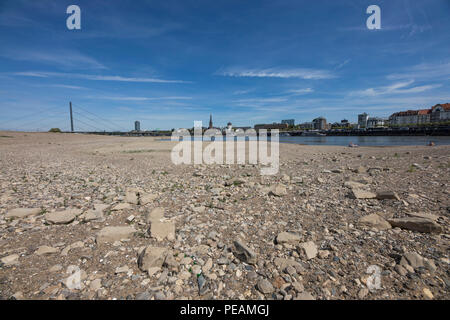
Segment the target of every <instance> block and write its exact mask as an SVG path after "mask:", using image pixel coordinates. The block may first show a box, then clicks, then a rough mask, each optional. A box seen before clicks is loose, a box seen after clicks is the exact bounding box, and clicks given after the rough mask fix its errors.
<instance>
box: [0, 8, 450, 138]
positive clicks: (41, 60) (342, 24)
mask: <svg viewBox="0 0 450 320" xmlns="http://www.w3.org/2000/svg"><path fill="white" fill-rule="evenodd" d="M71 4H77V5H79V6H80V8H81V17H82V20H81V30H68V29H67V28H66V19H67V17H68V15H67V14H66V8H67V7H68V6H69V5H71ZM371 4H373V3H372V1H351V0H345V1H339V2H338V3H337V2H336V1H321V2H319V3H312V2H310V1H281V2H272V1H261V2H247V3H242V2H238V1H227V2H215V3H211V2H206V1H202V2H191V1H182V2H180V1H169V3H167V4H166V3H158V2H156V1H136V2H134V3H133V6H129V5H127V2H125V1H114V2H105V1H84V0H80V1H76V3H72V2H69V1H58V2H55V1H39V2H38V3H36V2H31V1H25V0H20V1H4V2H3V3H2V6H1V7H0V37H1V39H2V46H1V48H0V66H1V71H0V111H1V112H2V119H0V129H23V130H35V129H40V130H48V129H49V128H52V127H61V129H62V130H68V129H69V128H70V122H69V116H68V115H69V112H68V108H69V107H68V105H69V101H72V102H73V104H74V112H75V114H74V119H75V123H77V117H78V116H79V114H77V113H76V112H77V111H78V112H80V109H78V107H82V108H83V109H85V110H89V111H90V112H93V113H95V114H98V115H101V116H102V117H104V118H105V119H108V120H111V121H112V122H113V123H117V125H118V127H120V128H130V130H131V128H132V124H133V123H134V121H135V120H139V121H140V125H141V128H143V129H147V128H148V129H156V128H159V129H171V128H175V127H190V126H192V123H193V121H194V120H202V121H204V123H207V121H208V120H207V119H208V118H207V117H208V116H209V114H213V116H214V124H216V125H217V126H220V127H225V126H226V124H227V123H228V122H229V121H231V122H232V123H233V125H234V126H247V125H251V126H254V125H255V124H259V123H272V122H274V121H277V122H281V120H283V119H295V121H296V123H300V122H306V121H311V120H312V119H314V118H317V117H320V116H323V117H325V118H326V119H327V121H328V122H339V121H340V120H342V119H348V120H349V121H350V122H356V120H357V115H358V114H359V113H362V112H367V113H368V114H370V115H371V116H374V117H388V116H389V115H390V114H392V113H394V112H398V111H402V110H409V109H424V108H429V107H430V106H433V105H435V104H438V103H447V102H448V101H449V100H450V99H449V98H450V97H449V95H448V92H450V83H449V80H450V60H449V58H448V52H449V49H450V43H449V42H448V41H447V40H448V36H447V31H448V29H449V27H450V21H449V20H448V19H447V16H448V12H449V11H450V3H449V2H448V1H445V0H431V1H427V2H426V3H424V2H420V3H418V2H414V1H377V5H379V6H380V8H381V21H382V22H381V29H380V30H369V29H367V28H366V25H365V24H366V19H367V17H368V15H367V14H366V8H367V7H368V6H369V5H371ZM30 115H32V116H30ZM22 117H23V118H22ZM40 117H41V118H40ZM17 119H19V120H17ZM58 124H59V125H58ZM78 125H80V123H78ZM94 125H95V124H94ZM120 128H119V129H120ZM81 129H87V128H81Z"/></svg>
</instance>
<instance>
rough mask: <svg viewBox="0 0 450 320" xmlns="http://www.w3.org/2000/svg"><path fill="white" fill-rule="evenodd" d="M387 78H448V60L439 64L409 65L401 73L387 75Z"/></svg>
mask: <svg viewBox="0 0 450 320" xmlns="http://www.w3.org/2000/svg"><path fill="white" fill-rule="evenodd" d="M387 78H388V79H389V80H401V79H421V80H425V79H426V80H430V79H431V80H450V62H446V63H441V64H429V63H422V64H418V65H415V66H412V67H409V68H408V70H407V71H405V72H402V73H393V74H390V75H388V76H387Z"/></svg>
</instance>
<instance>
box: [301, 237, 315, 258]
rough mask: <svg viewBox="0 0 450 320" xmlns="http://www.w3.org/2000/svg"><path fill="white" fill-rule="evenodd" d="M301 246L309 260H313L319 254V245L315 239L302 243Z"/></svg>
mask: <svg viewBox="0 0 450 320" xmlns="http://www.w3.org/2000/svg"><path fill="white" fill-rule="evenodd" d="M300 248H301V249H302V250H303V252H304V253H305V255H306V259H307V260H311V259H313V258H315V257H316V256H317V253H318V251H317V246H316V244H315V243H314V242H313V241H308V242H304V243H302V244H300Z"/></svg>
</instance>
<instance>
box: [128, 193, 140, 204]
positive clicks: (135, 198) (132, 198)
mask: <svg viewBox="0 0 450 320" xmlns="http://www.w3.org/2000/svg"><path fill="white" fill-rule="evenodd" d="M125 201H126V202H128V203H131V204H138V203H139V198H138V195H137V192H135V191H127V192H126V194H125Z"/></svg>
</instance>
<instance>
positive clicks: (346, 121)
mask: <svg viewBox="0 0 450 320" xmlns="http://www.w3.org/2000/svg"><path fill="white" fill-rule="evenodd" d="M341 127H343V128H350V127H351V123H350V122H349V121H348V120H347V119H343V120H341Z"/></svg>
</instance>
